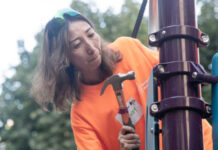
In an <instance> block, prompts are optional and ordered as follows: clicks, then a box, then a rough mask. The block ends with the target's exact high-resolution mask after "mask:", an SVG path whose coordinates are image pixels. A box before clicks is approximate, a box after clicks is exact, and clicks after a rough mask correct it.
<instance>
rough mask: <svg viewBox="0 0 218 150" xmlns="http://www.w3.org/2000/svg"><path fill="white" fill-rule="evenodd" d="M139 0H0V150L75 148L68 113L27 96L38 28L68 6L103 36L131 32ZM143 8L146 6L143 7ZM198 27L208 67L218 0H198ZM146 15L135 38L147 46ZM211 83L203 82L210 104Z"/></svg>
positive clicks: (216, 45) (215, 47)
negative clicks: (203, 35)
mask: <svg viewBox="0 0 218 150" xmlns="http://www.w3.org/2000/svg"><path fill="white" fill-rule="evenodd" d="M141 2H142V0H110V1H103V0H17V1H15V0H2V1H1V2H0V18H1V23H0V41H1V42H0V49H1V55H0V83H1V85H0V150H70V149H71V150H72V149H73V150H75V149H76V145H75V142H74V137H73V132H72V130H71V126H70V114H69V113H70V112H69V111H68V112H58V111H56V110H55V109H52V110H51V111H50V112H45V111H43V110H42V109H41V108H40V107H39V105H38V104H36V103H35V102H34V100H33V99H32V98H31V97H30V96H29V90H30V87H31V79H32V76H33V71H34V68H35V66H36V63H37V59H38V55H39V53H40V50H41V47H42V37H43V27H44V26H45V24H46V22H47V21H48V20H49V19H51V18H52V16H53V15H54V14H55V13H56V12H57V10H59V9H62V8H66V7H72V8H76V9H77V10H79V11H80V12H81V13H82V14H84V15H85V16H87V17H88V18H89V19H90V20H92V22H93V23H94V24H95V27H96V29H97V31H98V32H99V33H100V34H101V36H102V37H103V38H105V39H106V40H108V41H113V40H115V39H116V38H117V37H119V36H131V33H132V30H133V27H134V24H135V21H136V18H137V15H138V11H139V8H140V4H141ZM146 9H148V8H146ZM197 10H198V13H197V14H198V19H197V20H198V28H199V29H200V30H201V31H202V32H205V33H207V34H208V35H209V36H210V45H209V46H208V47H204V48H201V49H200V61H201V64H202V65H203V66H204V68H205V69H206V70H207V71H208V72H209V73H210V72H211V70H210V69H211V65H210V63H211V59H212V56H213V54H215V52H217V51H218V38H216V37H218V0H198V1H197ZM147 16H148V15H147V14H146V15H145V16H144V18H143V22H142V25H141V28H140V31H139V34H138V39H140V40H141V42H143V43H144V44H145V45H147V24H148V18H147ZM210 89H211V87H210V86H209V85H208V86H205V87H203V89H202V91H203V97H204V99H205V100H206V101H207V102H209V103H210V99H211V91H210Z"/></svg>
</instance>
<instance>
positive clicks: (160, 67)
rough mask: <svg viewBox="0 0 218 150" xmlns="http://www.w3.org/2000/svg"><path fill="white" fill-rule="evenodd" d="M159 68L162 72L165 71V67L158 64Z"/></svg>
mask: <svg viewBox="0 0 218 150" xmlns="http://www.w3.org/2000/svg"><path fill="white" fill-rule="evenodd" d="M158 70H159V72H160V73H164V72H165V70H164V67H163V66H162V65H159V66H158Z"/></svg>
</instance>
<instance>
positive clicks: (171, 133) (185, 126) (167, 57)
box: [158, 0, 203, 150]
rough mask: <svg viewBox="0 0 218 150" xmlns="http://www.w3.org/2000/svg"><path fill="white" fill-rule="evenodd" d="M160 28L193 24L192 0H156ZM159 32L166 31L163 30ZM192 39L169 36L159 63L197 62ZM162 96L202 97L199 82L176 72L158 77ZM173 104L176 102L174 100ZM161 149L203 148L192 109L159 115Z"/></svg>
mask: <svg viewBox="0 0 218 150" xmlns="http://www.w3.org/2000/svg"><path fill="white" fill-rule="evenodd" d="M158 5H159V10H158V12H159V26H160V29H162V28H168V27H170V26H173V25H188V26H192V27H195V28H197V27H196V19H195V18H196V16H195V1H194V0H159V3H158ZM162 34H166V33H165V32H164V31H162ZM198 58H199V57H198V48H197V44H196V42H195V41H193V40H190V39H187V38H172V39H168V40H165V41H163V42H162V43H161V44H160V63H167V62H173V61H193V62H195V63H198V62H199V59H198ZM160 85H161V98H162V99H167V98H173V97H177V96H184V97H197V98H200V97H201V94H200V93H201V92H200V91H201V89H200V86H199V85H198V84H194V83H190V82H188V76H187V75H185V74H179V75H176V76H172V77H170V78H167V79H166V80H161V84H160ZM175 103H177V102H176V101H175ZM161 120H162V131H163V133H162V134H163V150H203V137H202V122H201V121H202V118H201V115H200V114H199V113H198V112H196V111H193V110H173V111H169V112H167V113H166V114H164V116H163V117H162V119H161Z"/></svg>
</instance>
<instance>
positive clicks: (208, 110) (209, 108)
mask: <svg viewBox="0 0 218 150" xmlns="http://www.w3.org/2000/svg"><path fill="white" fill-rule="evenodd" d="M205 109H206V112H207V113H208V114H210V113H211V107H210V106H209V105H207V106H206V108H205Z"/></svg>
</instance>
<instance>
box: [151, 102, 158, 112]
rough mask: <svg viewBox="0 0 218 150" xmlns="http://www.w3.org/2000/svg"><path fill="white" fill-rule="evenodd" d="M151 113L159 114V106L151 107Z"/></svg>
mask: <svg viewBox="0 0 218 150" xmlns="http://www.w3.org/2000/svg"><path fill="white" fill-rule="evenodd" d="M151 111H152V112H158V106H157V104H153V105H151Z"/></svg>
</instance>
